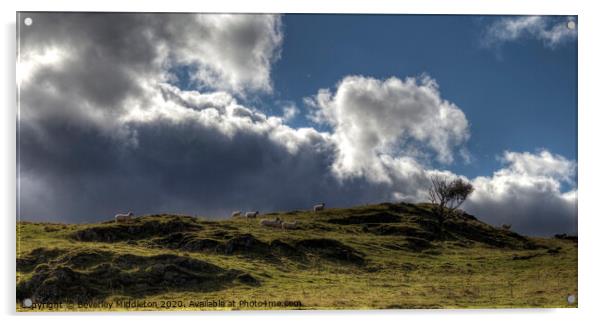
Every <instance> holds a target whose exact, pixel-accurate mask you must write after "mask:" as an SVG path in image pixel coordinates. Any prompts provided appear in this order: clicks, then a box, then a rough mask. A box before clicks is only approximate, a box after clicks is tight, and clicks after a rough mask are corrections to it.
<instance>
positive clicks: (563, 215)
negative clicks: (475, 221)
mask: <svg viewBox="0 0 602 324" xmlns="http://www.w3.org/2000/svg"><path fill="white" fill-rule="evenodd" d="M503 162H504V163H505V164H506V165H505V167H504V168H502V169H500V170H498V171H496V172H495V173H494V174H493V175H492V176H491V177H477V178H475V179H473V181H472V182H473V184H474V186H475V192H474V193H473V195H472V196H471V197H470V198H469V200H468V202H467V204H466V206H465V208H466V209H467V210H469V211H471V212H474V213H475V214H477V215H479V217H480V218H482V219H484V220H485V221H488V222H490V223H493V224H501V223H507V224H513V228H514V229H515V230H518V231H521V232H523V233H524V232H527V233H533V234H542V235H549V234H551V233H563V232H576V231H577V227H576V224H577V191H576V189H575V188H574V187H573V186H574V184H573V179H574V177H575V172H576V163H575V162H574V161H570V160H567V159H566V158H564V157H562V156H559V155H555V154H552V153H550V152H548V151H546V150H542V151H540V152H539V153H536V154H533V153H529V152H523V153H517V152H505V154H504V157H503ZM563 184H566V185H569V186H571V189H568V190H566V191H563V190H562V185H563Z"/></svg>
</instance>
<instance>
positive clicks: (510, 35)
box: [483, 16, 577, 48]
mask: <svg viewBox="0 0 602 324" xmlns="http://www.w3.org/2000/svg"><path fill="white" fill-rule="evenodd" d="M569 21H574V18H572V17H565V18H561V19H558V18H556V17H550V16H515V17H503V18H500V19H498V20H496V21H495V22H494V23H492V24H491V25H489V26H488V27H487V29H486V31H485V35H484V39H483V42H484V44H485V45H486V46H495V45H499V44H503V43H507V42H512V41H517V40H520V39H528V38H533V39H537V40H540V41H542V42H543V43H544V45H545V46H547V47H550V48H554V47H556V46H558V45H560V44H562V43H564V42H566V41H568V40H571V39H575V38H576V37H577V28H574V29H569V28H568V22H569Z"/></svg>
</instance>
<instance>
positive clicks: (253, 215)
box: [245, 211, 259, 219]
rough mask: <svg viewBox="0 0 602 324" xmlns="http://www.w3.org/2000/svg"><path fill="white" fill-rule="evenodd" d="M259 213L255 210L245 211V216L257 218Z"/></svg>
mask: <svg viewBox="0 0 602 324" xmlns="http://www.w3.org/2000/svg"><path fill="white" fill-rule="evenodd" d="M257 215H259V211H254V212H246V213H245V218H247V219H248V218H257Z"/></svg>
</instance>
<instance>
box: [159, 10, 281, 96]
mask: <svg viewBox="0 0 602 324" xmlns="http://www.w3.org/2000/svg"><path fill="white" fill-rule="evenodd" d="M194 18H195V19H194V20H192V21H190V20H187V19H181V15H180V16H177V17H175V19H170V20H169V24H168V25H167V26H166V28H165V29H166V31H167V32H168V33H169V36H168V37H166V38H165V46H166V48H169V50H170V51H171V52H172V54H173V59H174V62H173V63H174V64H185V65H193V66H194V67H196V69H197V72H196V73H195V75H194V78H195V79H196V80H197V81H199V82H200V83H201V84H204V85H208V86H209V87H212V88H217V89H220V90H228V91H232V92H234V93H238V94H245V93H246V92H248V91H265V92H271V91H272V84H271V80H270V72H271V66H272V63H273V62H274V61H275V60H277V59H278V58H279V57H280V46H281V45H282V39H283V35H282V23H281V18H280V16H277V15H246V14H200V15H195V16H194Z"/></svg>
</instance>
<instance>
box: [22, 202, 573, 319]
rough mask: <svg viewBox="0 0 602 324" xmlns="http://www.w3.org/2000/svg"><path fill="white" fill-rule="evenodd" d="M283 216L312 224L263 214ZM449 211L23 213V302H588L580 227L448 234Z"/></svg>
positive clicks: (455, 227)
mask: <svg viewBox="0 0 602 324" xmlns="http://www.w3.org/2000/svg"><path fill="white" fill-rule="evenodd" d="M275 217H280V218H281V219H283V220H285V221H293V220H297V221H298V222H299V228H298V229H294V230H286V231H284V230H280V229H275V228H267V227H263V226H261V225H260V224H259V220H260V219H262V218H270V219H272V218H275ZM436 224H437V223H436V219H435V217H434V215H433V214H432V212H431V207H430V205H428V204H417V205H414V204H406V203H402V204H390V203H383V204H379V205H370V206H360V207H355V208H349V209H326V210H324V211H321V212H319V213H313V212H309V211H291V212H283V213H271V214H265V215H260V216H259V218H258V219H257V220H246V219H231V220H221V221H208V220H203V219H201V218H195V217H189V216H178V215H148V216H143V217H138V218H136V219H135V220H134V221H132V222H131V223H128V224H116V223H114V222H112V221H108V222H105V223H99V224H85V225H73V224H50V223H31V222H19V223H18V224H17V238H18V241H17V301H18V302H17V304H18V310H20V311H27V310H32V309H31V308H23V307H21V306H20V304H21V300H23V299H24V298H32V299H33V301H34V302H35V303H53V302H54V303H57V302H64V303H65V304H66V305H67V307H71V306H68V305H70V304H69V303H75V305H77V303H80V304H81V305H80V306H77V307H75V308H72V309H70V310H75V311H77V310H108V308H107V305H108V304H111V303H112V305H111V310H127V309H129V310H156V309H163V310H168V309H172V310H180V309H186V310H199V309H201V310H209V309H242V310H247V309H350V308H352V309H358V308H458V307H462V308H475V307H478V308H485V307H486V308H491V307H494V308H497V307H576V305H577V304H576V303H575V304H572V305H571V304H568V303H567V296H568V295H569V294H575V295H576V293H577V242H576V240H571V239H570V237H569V238H568V239H567V238H528V237H524V236H521V235H519V234H516V233H514V232H512V231H509V230H503V229H499V228H495V227H492V226H490V225H487V224H485V223H483V222H480V221H479V220H478V219H477V218H475V217H474V216H472V215H469V214H466V213H464V214H462V215H460V214H458V215H456V216H454V217H452V218H450V219H448V220H447V221H446V222H445V230H444V238H443V239H437V238H436V235H435V233H436V230H437V227H436V226H437V225H436ZM101 302H102V303H103V304H99V305H96V303H101ZM222 302H223V303H222ZM83 306H89V307H83ZM134 306H135V307H134ZM61 307H64V305H61ZM44 310H51V309H48V308H46V309H44ZM61 310H65V308H61Z"/></svg>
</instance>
